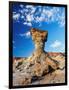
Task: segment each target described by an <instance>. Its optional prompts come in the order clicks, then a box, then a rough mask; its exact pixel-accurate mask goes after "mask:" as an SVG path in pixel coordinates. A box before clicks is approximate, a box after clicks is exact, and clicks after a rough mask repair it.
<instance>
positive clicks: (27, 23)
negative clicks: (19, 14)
mask: <svg viewBox="0 0 69 90" xmlns="http://www.w3.org/2000/svg"><path fill="white" fill-rule="evenodd" d="M23 24H24V25H28V26H32V23H31V22H24V23H23Z"/></svg>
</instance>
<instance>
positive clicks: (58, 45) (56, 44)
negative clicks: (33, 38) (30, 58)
mask: <svg viewBox="0 0 69 90" xmlns="http://www.w3.org/2000/svg"><path fill="white" fill-rule="evenodd" d="M61 45H62V43H61V42H60V41H58V40H56V41H54V42H53V43H52V44H51V45H50V47H52V48H58V47H60V46H61Z"/></svg>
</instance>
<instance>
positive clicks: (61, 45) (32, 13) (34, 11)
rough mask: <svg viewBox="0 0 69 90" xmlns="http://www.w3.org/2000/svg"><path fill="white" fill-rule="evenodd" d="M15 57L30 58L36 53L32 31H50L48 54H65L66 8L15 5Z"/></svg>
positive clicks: (46, 46) (13, 11)
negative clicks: (35, 29) (33, 29)
mask: <svg viewBox="0 0 69 90" xmlns="http://www.w3.org/2000/svg"><path fill="white" fill-rule="evenodd" d="M12 15H13V16H12V19H13V41H12V42H13V56H16V57H28V56H30V55H31V54H32V52H33V51H34V49H35V47H34V42H33V41H32V37H31V35H30V29H31V28H32V27H33V28H38V29H40V30H47V31H48V39H47V42H46V43H45V51H47V52H65V8H64V7H54V6H40V5H39V6H33V5H23V4H17V3H16V4H13V7H12Z"/></svg>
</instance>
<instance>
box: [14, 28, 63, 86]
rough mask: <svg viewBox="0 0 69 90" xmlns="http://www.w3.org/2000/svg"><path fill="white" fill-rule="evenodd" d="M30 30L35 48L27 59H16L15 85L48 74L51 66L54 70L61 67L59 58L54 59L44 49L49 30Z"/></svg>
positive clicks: (28, 82) (23, 83)
mask: <svg viewBox="0 0 69 90" xmlns="http://www.w3.org/2000/svg"><path fill="white" fill-rule="evenodd" d="M30 32H31V36H32V40H33V42H34V45H35V50H34V52H33V53H32V55H31V56H30V57H28V58H26V59H23V58H22V61H21V60H20V61H19V62H18V61H16V62H18V64H17V66H16V67H15V68H14V70H16V71H15V73H14V74H13V84H14V86H15V85H18V83H19V84H20V85H25V84H31V81H32V80H33V77H42V76H43V75H46V74H47V73H48V72H49V71H50V69H49V66H50V67H51V68H52V69H54V70H57V68H58V67H59V63H58V60H54V59H52V58H51V56H50V55H49V54H48V53H46V52H45V51H44V46H45V42H47V36H48V31H43V30H42V31H41V30H38V29H35V28H32V29H31V31H30ZM21 62H22V63H21ZM63 63H64V62H63ZM60 65H61V64H60ZM63 66H64V64H63ZM63 66H62V67H63ZM62 67H61V68H62ZM46 81H47V80H46Z"/></svg>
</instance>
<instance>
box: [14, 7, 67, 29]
mask: <svg viewBox="0 0 69 90" xmlns="http://www.w3.org/2000/svg"><path fill="white" fill-rule="evenodd" d="M20 7H23V5H20ZM47 7H48V6H47ZM47 7H41V6H40V7H38V6H36V7H34V6H33V5H26V6H25V8H21V9H19V10H18V11H19V13H16V12H14V13H13V19H14V20H18V19H19V18H21V19H23V20H24V22H23V24H26V25H28V26H32V23H31V22H33V23H40V24H41V22H42V21H45V22H46V23H52V22H56V23H57V24H58V25H59V26H60V27H63V26H64V25H65V14H64V13H65V12H64V11H65V10H64V8H62V7H52V8H51V7H48V8H47ZM37 8H38V11H37ZM61 8H62V9H61ZM36 11H37V12H36Z"/></svg>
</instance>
